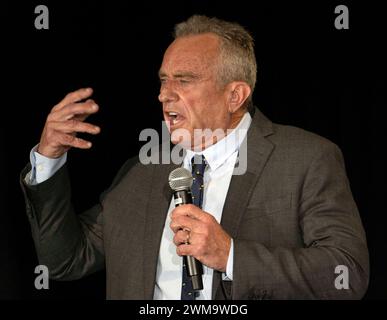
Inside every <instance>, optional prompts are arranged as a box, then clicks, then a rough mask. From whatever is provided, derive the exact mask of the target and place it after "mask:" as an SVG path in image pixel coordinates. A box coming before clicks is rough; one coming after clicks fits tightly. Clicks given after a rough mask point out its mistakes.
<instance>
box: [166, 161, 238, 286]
mask: <svg viewBox="0 0 387 320" xmlns="http://www.w3.org/2000/svg"><path fill="white" fill-rule="evenodd" d="M192 181H193V178H192V175H191V173H190V172H189V171H188V170H187V169H184V168H178V169H175V170H174V171H172V172H171V173H170V175H169V185H170V187H171V189H172V190H173V196H174V200H175V205H176V208H175V209H174V210H173V211H172V215H171V224H170V227H171V229H172V230H173V232H174V233H175V236H174V239H173V241H174V243H175V244H176V246H177V247H176V252H177V254H178V255H180V256H187V260H188V261H187V267H188V268H187V269H188V273H189V275H190V276H191V277H192V275H194V276H195V275H198V276H195V277H194V279H193V281H198V282H199V281H201V273H200V271H201V263H203V264H204V265H206V266H207V267H210V268H212V269H214V270H218V271H221V272H226V267H227V260H228V255H229V251H230V245H231V237H230V236H229V235H228V234H227V232H226V231H225V230H224V229H223V228H222V226H221V225H220V224H219V223H218V222H217V221H216V219H215V218H214V217H213V216H212V215H211V214H209V213H207V212H205V211H203V210H201V209H200V208H199V207H197V206H195V205H193V204H192V196H191V193H190V188H191V186H192ZM208 200H210V199H208ZM186 230H189V234H188V231H186ZM188 235H189V244H186V242H187V239H188V238H187V236H188ZM190 264H191V267H190ZM199 275H200V277H199ZM198 278H200V280H197V279H198ZM198 284H200V283H198ZM193 285H194V283H193ZM195 290H200V289H195Z"/></svg>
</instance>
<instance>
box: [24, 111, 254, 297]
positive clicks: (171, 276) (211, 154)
mask: <svg viewBox="0 0 387 320" xmlns="http://www.w3.org/2000/svg"><path fill="white" fill-rule="evenodd" d="M250 123H251V116H250V114H249V113H248V112H246V113H245V115H244V116H243V118H242V120H241V121H240V122H239V124H238V126H237V127H236V128H235V129H234V130H232V131H231V132H230V133H229V134H228V135H227V136H225V137H224V138H223V139H221V140H220V141H218V142H217V143H216V144H214V145H212V146H210V147H208V148H206V149H205V150H204V151H202V152H194V151H191V150H187V152H186V155H185V157H184V160H183V167H184V168H186V169H188V170H189V171H191V159H192V157H193V156H194V155H195V154H203V155H204V157H205V158H206V161H207V163H208V166H207V168H206V170H205V172H204V194H203V204H202V210H203V211H205V212H207V213H209V214H212V215H213V216H214V218H215V219H216V220H217V221H218V223H220V221H221V218H222V212H223V206H224V203H225V200H226V196H227V192H228V188H229V186H230V181H231V177H232V173H233V170H234V167H235V164H236V160H237V157H238V150H239V148H240V146H241V144H242V141H243V139H244V138H245V136H246V134H247V130H248V128H249V127H250ZM36 149H37V146H35V147H34V148H33V149H32V150H31V153H30V162H31V166H32V170H31V171H30V172H29V173H28V174H27V176H26V178H25V181H26V183H28V184H30V185H36V184H38V183H41V182H44V181H45V180H47V179H49V178H50V177H52V176H53V175H54V174H55V173H56V171H58V170H59V169H60V168H61V167H62V166H63V165H64V164H65V162H66V159H67V153H66V154H64V155H63V156H62V157H60V158H57V159H51V158H47V157H44V156H42V155H41V154H39V153H38V152H37V151H36ZM174 208H175V205H174V203H173V201H172V200H171V203H170V206H169V210H168V215H167V218H166V221H165V225H164V230H163V235H162V238H161V244H160V251H159V258H158V263H157V274H156V285H155V291H154V296H153V298H154V299H155V300H166V299H168V300H180V296H181V284H182V258H181V257H179V256H178V255H177V253H176V246H175V244H174V243H173V236H174V234H173V231H172V230H171V228H170V227H169V225H170V222H171V220H170V214H171V212H172V210H173V209H174ZM233 257H234V245H233V241H232V240H231V247H230V252H229V257H228V261H227V267H226V273H225V274H223V279H224V280H229V281H232V279H233ZM212 278H213V269H211V268H209V267H207V266H205V265H203V290H202V291H200V294H199V296H198V297H197V298H196V299H197V300H211V298H212Z"/></svg>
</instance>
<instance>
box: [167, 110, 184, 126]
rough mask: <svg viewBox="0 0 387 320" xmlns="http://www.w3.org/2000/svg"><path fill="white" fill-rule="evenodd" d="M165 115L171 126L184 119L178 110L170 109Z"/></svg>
mask: <svg viewBox="0 0 387 320" xmlns="http://www.w3.org/2000/svg"><path fill="white" fill-rule="evenodd" d="M165 115H166V118H167V121H168V122H169V123H170V126H171V127H172V126H177V125H179V124H181V122H183V120H184V117H183V116H182V115H181V114H180V113H178V112H174V111H170V112H166V113H165Z"/></svg>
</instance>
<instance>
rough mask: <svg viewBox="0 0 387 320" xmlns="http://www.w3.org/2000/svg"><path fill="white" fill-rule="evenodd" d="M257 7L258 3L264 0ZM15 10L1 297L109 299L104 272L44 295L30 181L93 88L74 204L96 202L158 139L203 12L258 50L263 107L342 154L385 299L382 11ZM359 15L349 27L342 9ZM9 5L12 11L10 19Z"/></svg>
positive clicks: (6, 32) (6, 73)
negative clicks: (40, 151)
mask: <svg viewBox="0 0 387 320" xmlns="http://www.w3.org/2000/svg"><path fill="white" fill-rule="evenodd" d="M255 2H257V3H255ZM262 2H263V1H259V2H258V1H254V2H253V1H241V0H239V1H233V2H227V1H198V0H196V1H183V0H182V1H180V2H171V1H160V2H159V1H157V2H156V1H155V2H150V1H141V2H140V3H136V4H133V3H131V2H128V3H126V4H124V3H121V2H114V1H106V2H104V3H103V2H95V1H78V2H75V1H63V2H61V3H60V4H59V3H57V2H48V1H35V2H34V1H32V2H30V4H27V2H22V1H19V3H18V2H17V1H15V2H7V3H6V4H5V5H3V10H1V16H0V18H1V43H2V45H1V61H2V71H1V77H2V82H1V115H0V117H1V127H0V143H1V149H0V150H1V156H0V168H1V185H2V192H1V197H2V199H1V201H0V210H1V217H0V218H1V220H0V228H1V229H0V246H1V247H0V258H1V260H0V263H1V264H0V298H2V299H57V298H65V299H77V298H90V299H94V298H96V299H103V298H104V297H105V283H104V281H105V278H104V273H103V272H99V273H97V274H94V275H91V276H89V277H87V278H85V279H82V280H79V281H74V282H54V281H50V289H49V290H40V291H39V290H36V289H35V287H34V279H35V276H36V275H35V274H34V268H35V266H36V265H38V261H37V258H36V254H35V251H34V246H33V242H32V238H31V235H30V229H29V223H28V219H27V217H26V215H25V211H24V200H23V196H22V193H21V191H20V188H19V181H18V179H19V172H20V170H21V169H22V168H23V167H24V166H25V165H26V163H27V162H28V160H29V152H30V150H31V148H32V147H33V146H34V145H35V144H37V143H38V141H39V137H40V133H41V130H42V128H43V125H44V122H45V118H46V116H47V114H48V113H49V111H50V109H51V108H52V107H53V106H54V105H55V104H56V103H58V102H59V101H60V100H61V99H62V98H63V97H64V95H65V94H66V93H68V92H69V91H73V90H75V89H78V88H80V87H84V86H91V87H93V88H94V91H95V93H94V96H93V98H94V99H95V100H96V101H97V102H98V104H99V105H100V108H101V109H100V112H99V113H98V114H97V115H95V116H93V117H92V118H90V121H91V122H93V123H96V124H98V125H100V126H101V128H102V132H101V134H100V135H98V136H97V137H92V138H90V140H91V141H93V143H94V147H93V148H92V149H91V150H89V151H79V150H72V151H70V153H69V158H68V161H69V166H70V170H71V171H70V172H71V177H72V187H73V194H74V196H73V198H74V205H75V208H76V209H77V210H78V211H82V210H84V209H86V208H88V207H90V206H91V205H92V204H94V203H95V202H96V201H97V199H98V195H99V193H100V192H102V191H103V190H104V189H105V188H107V187H108V186H109V184H110V182H111V180H112V178H113V176H114V175H115V173H116V172H117V170H118V169H119V167H120V166H121V164H122V163H123V162H124V161H125V160H126V159H127V158H128V157H130V156H134V155H136V154H137V153H138V150H139V148H140V146H141V144H140V142H139V141H138V136H139V133H140V131H141V130H142V129H144V128H155V129H157V130H160V125H161V120H162V113H161V106H160V104H159V102H158V100H157V95H158V89H159V83H158V78H157V71H158V68H159V66H160V64H161V60H162V55H163V52H164V50H165V49H166V47H167V46H168V44H169V43H170V42H171V40H172V38H171V33H172V29H173V26H174V24H176V23H178V22H180V21H182V20H184V19H186V18H188V17H189V16H190V15H192V14H196V13H199V14H206V15H209V16H217V17H219V18H223V19H226V20H231V21H237V22H239V23H240V24H242V25H244V26H245V27H247V28H248V29H249V30H250V31H251V32H252V34H253V36H254V38H255V39H256V56H257V62H258V80H257V85H256V90H255V93H254V101H255V104H256V105H257V106H258V107H259V108H260V110H261V111H262V112H263V113H264V114H266V115H267V116H268V117H269V118H270V119H271V120H272V121H274V122H278V123H283V124H291V125H295V126H298V127H302V128H304V129H307V130H310V131H312V132H315V133H317V134H320V135H322V136H324V137H326V138H328V139H330V140H332V141H333V142H335V143H336V144H338V145H339V147H340V148H341V150H342V151H343V153H344V157H345V160H346V167H347V173H348V177H349V179H350V182H351V187H352V191H353V195H354V198H355V200H356V202H357V205H358V207H359V210H360V213H361V217H362V221H363V224H364V227H365V229H366V233H367V239H368V245H369V251H370V260H371V261H370V262H371V279H370V285H369V290H368V292H367V294H366V296H365V298H366V299H385V298H387V289H386V288H387V275H386V271H387V258H386V257H387V250H386V249H387V245H386V244H387V232H386V231H385V230H386V227H387V223H386V217H385V216H386V214H387V213H386V209H385V206H384V205H383V204H384V201H385V199H386V187H385V179H386V169H385V164H386V161H385V160H386V157H385V156H384V148H385V146H386V143H385V131H386V129H385V125H384V109H385V107H386V81H385V77H386V73H385V68H384V67H385V66H384V59H385V57H386V55H385V53H384V52H383V48H382V46H383V42H385V38H386V32H385V31H386V26H385V21H386V19H385V18H384V14H383V9H382V7H381V6H380V5H378V4H377V3H372V2H365V1H364V2H363V3H362V4H360V3H357V4H354V3H352V2H348V1H341V2H337V3H335V2H332V3H328V2H326V1H320V2H319V3H315V2H313V4H312V3H309V2H295V1H288V2H283V3H280V2H269V1H264V3H262ZM39 4H45V5H47V6H48V8H49V13H50V16H49V23H50V29H49V30H36V29H35V27H34V20H35V17H36V14H34V8H35V6H37V5H39ZM338 4H345V5H347V6H348V8H349V24H350V29H349V30H337V29H335V27H334V20H335V17H336V15H335V13H334V9H335V7H336V5H338ZM4 8H5V9H4Z"/></svg>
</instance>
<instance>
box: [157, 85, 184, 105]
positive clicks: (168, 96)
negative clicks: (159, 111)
mask: <svg viewBox="0 0 387 320" xmlns="http://www.w3.org/2000/svg"><path fill="white" fill-rule="evenodd" d="M178 98H179V96H178V94H177V93H176V91H175V90H174V89H173V87H172V86H171V85H169V84H166V83H163V84H162V85H161V87H160V94H159V101H160V102H161V103H169V102H176V101H177V100H178Z"/></svg>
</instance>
